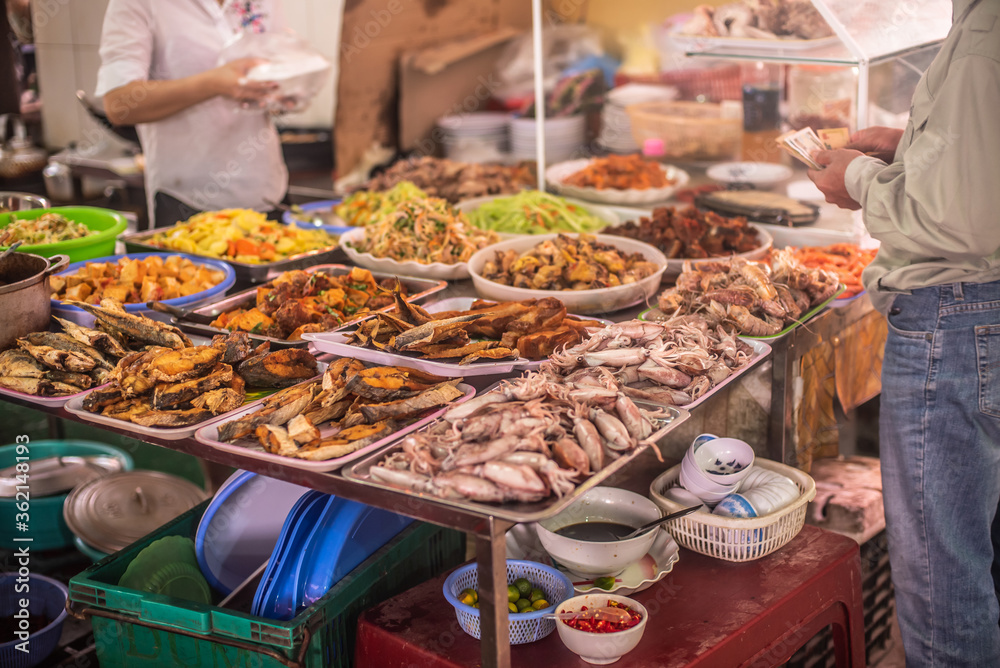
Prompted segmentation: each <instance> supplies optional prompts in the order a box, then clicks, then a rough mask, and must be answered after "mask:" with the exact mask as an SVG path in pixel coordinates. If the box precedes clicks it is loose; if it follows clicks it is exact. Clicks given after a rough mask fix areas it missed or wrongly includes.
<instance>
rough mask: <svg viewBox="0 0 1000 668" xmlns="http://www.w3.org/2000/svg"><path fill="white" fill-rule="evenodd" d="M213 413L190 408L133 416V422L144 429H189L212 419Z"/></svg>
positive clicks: (147, 412) (154, 411)
mask: <svg viewBox="0 0 1000 668" xmlns="http://www.w3.org/2000/svg"><path fill="white" fill-rule="evenodd" d="M212 415H213V413H212V411H210V410H205V409H204V408H189V409H187V410H183V411H156V410H151V411H146V412H145V413H141V414H139V415H132V416H131V419H132V422H134V423H136V424H140V425H142V426H143V427H164V428H170V427H188V426H190V425H193V424H198V423H199V422H203V421H205V420H207V419H208V418H210V417H212Z"/></svg>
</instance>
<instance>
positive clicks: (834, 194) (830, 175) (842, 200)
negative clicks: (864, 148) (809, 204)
mask: <svg viewBox="0 0 1000 668" xmlns="http://www.w3.org/2000/svg"><path fill="white" fill-rule="evenodd" d="M863 155H864V153H862V152H861V151H855V150H853V149H848V148H839V149H837V150H835V151H829V150H822V151H817V152H815V153H813V154H812V159H813V160H814V161H815V162H816V164H817V165H819V169H810V170H809V179H810V180H811V181H812V182H813V183H815V184H816V187H817V188H819V189H820V191H821V192H822V193H823V194H824V195H825V196H826V201H827V202H829V203H830V204H836V205H837V206H839V207H840V208H841V209H850V210H852V211H853V210H855V209H860V208H861V205H860V204H858V203H857V202H856V201H854V200H853V199H851V196H850V195H848V194H847V186H846V185H845V184H844V174H845V173H846V172H847V166H848V165H849V164H851V161H852V160H854V159H855V158H857V157H860V156H863Z"/></svg>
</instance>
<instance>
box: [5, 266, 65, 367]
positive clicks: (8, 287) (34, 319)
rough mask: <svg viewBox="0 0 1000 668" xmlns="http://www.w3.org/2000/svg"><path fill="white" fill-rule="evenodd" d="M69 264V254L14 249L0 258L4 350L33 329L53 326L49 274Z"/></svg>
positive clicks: (34, 330) (37, 329)
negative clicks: (50, 324) (48, 253)
mask: <svg viewBox="0 0 1000 668" xmlns="http://www.w3.org/2000/svg"><path fill="white" fill-rule="evenodd" d="M67 264H69V256H66V255H53V256H52V257H49V258H45V257H42V256H41V255H32V254H30V253H11V254H10V255H8V256H7V257H5V258H4V259H3V260H2V261H0V314H2V316H0V350H2V349H5V348H8V347H10V346H11V345H13V344H14V340H15V339H17V338H18V337H21V336H24V335H26V334H28V333H30V332H39V331H45V330H47V329H48V328H49V317H50V316H51V315H52V306H51V303H50V301H49V299H50V297H51V290H50V289H49V276H51V275H52V274H54V273H56V272H57V271H61V270H62V269H63V268H64V267H65V266H66V265H67Z"/></svg>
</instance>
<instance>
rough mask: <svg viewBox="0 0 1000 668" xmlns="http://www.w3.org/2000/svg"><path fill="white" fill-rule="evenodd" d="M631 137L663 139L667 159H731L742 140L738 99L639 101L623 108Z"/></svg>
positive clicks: (640, 140)
mask: <svg viewBox="0 0 1000 668" xmlns="http://www.w3.org/2000/svg"><path fill="white" fill-rule="evenodd" d="M625 110H626V111H627V112H628V115H629V120H630V121H631V127H632V137H633V138H634V139H635V141H636V143H637V144H639V145H640V146H643V145H644V144H645V143H646V140H647V139H658V140H660V141H662V142H663V158H664V159H668V160H688V161H701V160H734V159H736V158H737V157H738V156H739V154H740V151H741V148H742V142H743V111H742V108H741V105H740V104H739V103H738V102H729V103H726V102H723V103H721V104H715V103H709V102H641V103H639V104H633V105H629V106H628V107H626V108H625Z"/></svg>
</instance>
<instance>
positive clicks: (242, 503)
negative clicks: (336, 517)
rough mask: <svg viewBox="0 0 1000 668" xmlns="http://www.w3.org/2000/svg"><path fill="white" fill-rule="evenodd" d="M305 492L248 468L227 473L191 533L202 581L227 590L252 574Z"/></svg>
mask: <svg viewBox="0 0 1000 668" xmlns="http://www.w3.org/2000/svg"><path fill="white" fill-rule="evenodd" d="M308 491H309V488H307V487H300V486H299V485H293V484H292V483H289V482H285V481H283V480H276V479H274V478H268V477H266V476H261V475H257V474H256V473H251V472H249V471H237V472H236V473H234V474H233V475H232V476H230V478H229V479H228V480H226V482H225V483H223V485H222V487H220V488H219V491H218V492H216V494H215V498H214V499H212V502H211V503H210V504H209V506H208V508H207V509H206V510H205V514H204V515H203V516H202V518H201V521H200V522H199V523H198V531H197V533H196V534H195V554H196V556H197V557H198V566H200V567H201V572H202V573H203V574H204V575H205V579H206V580H208V583H209V584H210V585H212V587H213V588H214V589H216V590H218V591H220V592H222V593H223V594H229V593H231V592H232V591H233V590H234V589H235V588H236V587H238V586H239V585H240V584H241V583H243V582H244V581H245V580H246V579H247V578H249V577H250V576H251V575H253V574H254V572H255V571H256V570H257V569H258V568H260V565H261V564H263V563H264V562H265V561H267V560H268V558H269V557H270V556H271V554H272V553H273V552H274V546H275V544H276V543H277V542H278V536H279V535H280V534H281V529H282V526H283V524H284V522H285V518H286V517H288V513H289V512H290V511H291V510H292V508H293V507H294V506H295V503H296V502H297V501H298V500H299V499H300V498H301V497H302V495H303V494H305V493H306V492H308Z"/></svg>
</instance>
